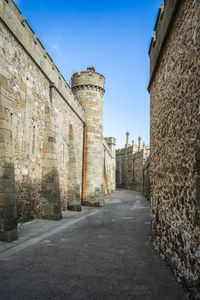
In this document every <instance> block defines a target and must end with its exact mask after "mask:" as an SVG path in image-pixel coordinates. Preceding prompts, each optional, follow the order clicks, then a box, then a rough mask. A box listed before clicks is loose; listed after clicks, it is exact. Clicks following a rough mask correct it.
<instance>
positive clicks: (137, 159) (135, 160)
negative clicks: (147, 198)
mask: <svg viewBox="0 0 200 300" xmlns="http://www.w3.org/2000/svg"><path fill="white" fill-rule="evenodd" d="M143 161H144V156H143V150H142V151H139V152H137V153H135V154H134V155H133V157H132V164H133V168H132V174H133V175H132V189H133V190H135V191H138V192H143Z"/></svg>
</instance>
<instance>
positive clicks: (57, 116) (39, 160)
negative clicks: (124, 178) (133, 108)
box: [0, 0, 115, 241]
mask: <svg viewBox="0 0 200 300" xmlns="http://www.w3.org/2000/svg"><path fill="white" fill-rule="evenodd" d="M89 69H92V68H89ZM86 75H87V76H88V75H89V77H88V78H89V79H88V81H87V80H86V78H87V76H86ZM73 78H76V79H77V80H83V82H84V84H85V85H84V86H83V85H82V82H81V81H79V84H78V86H77V80H76V82H75V85H74V90H73V91H72V89H71V88H70V87H69V86H68V84H67V82H66V81H65V80H64V78H63V77H62V75H61V73H60V72H59V70H58V69H57V67H56V66H55V64H54V62H53V61H52V59H51V58H50V56H49V55H48V53H47V52H46V50H45V49H44V47H43V46H42V44H41V42H40V41H39V39H38V38H37V37H36V36H35V34H34V32H33V30H32V29H31V27H30V26H29V24H28V23H27V21H26V20H25V19H24V18H23V17H21V13H20V11H19V9H18V8H17V6H16V5H15V3H14V2H13V1H12V0H8V1H6V0H0V240H6V241H11V240H13V239H16V238H17V223H18V222H25V221H28V220H30V219H33V218H37V217H43V218H48V219H57V220H59V219H60V218H61V217H62V210H65V209H70V210H81V204H83V200H84V195H85V194H84V193H85V192H86V191H89V192H91V193H93V194H92V197H91V199H89V201H91V202H92V203H93V202H94V201H97V202H98V201H99V194H101V195H102V196H103V195H104V189H105V186H104V165H105V166H106V168H107V174H108V175H107V177H108V186H109V191H112V190H113V188H114V183H113V180H114V177H113V172H114V170H112V168H114V167H115V165H114V164H113V157H112V159H111V155H110V154H113V151H112V149H113V145H112V143H111V145H107V147H106V148H105V147H104V145H103V136H102V130H103V124H102V120H103V119H102V110H103V102H102V97H103V93H104V89H103V84H104V77H103V76H102V75H100V74H98V73H96V72H93V71H92V72H91V71H88V70H87V71H85V72H82V76H81V77H80V78H79V79H78V76H77V74H76V76H74V77H73ZM97 79H98V80H97ZM86 81H87V82H86ZM97 81H98V82H97ZM97 83H98V86H97V85H96V84H97ZM85 86H87V87H86V89H84V87H85ZM75 90H76V91H77V90H78V91H77V94H79V92H80V91H82V94H81V95H82V96H83V98H84V97H85V99H87V100H88V102H87V104H86V103H85V102H84V101H83V102H84V103H83V106H85V109H87V113H86V111H85V109H84V108H83V106H82V105H81V103H80V102H79V100H80V99H79V100H77V99H76V97H75V96H74V93H75V94H76V92H75ZM73 92H74V93H73ZM83 98H82V99H83ZM90 103H92V105H91V106H90ZM97 112H98V113H97ZM86 118H87V123H86ZM112 139H114V138H111V140H112ZM91 165H92V169H90V168H91ZM91 174H93V176H91ZM88 178H89V180H88ZM87 180H88V181H87ZM110 180H111V182H110ZM91 186H92V190H91V191H90V189H91Z"/></svg>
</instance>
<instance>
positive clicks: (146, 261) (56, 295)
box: [0, 190, 187, 300]
mask: <svg viewBox="0 0 200 300" xmlns="http://www.w3.org/2000/svg"><path fill="white" fill-rule="evenodd" d="M150 224H151V218H150V209H149V202H148V201H147V200H145V198H144V197H143V196H142V195H141V194H140V193H138V192H134V191H127V190H117V191H116V192H114V193H113V194H112V195H111V196H110V197H107V198H106V200H105V206H104V207H103V208H87V207H85V208H84V210H83V212H65V213H64V214H63V219H62V220H61V221H47V220H35V221H33V222H29V223H27V224H24V225H22V226H19V240H18V241H15V242H13V243H4V242H0V299H1V300H4V299H8V300H11V299H12V300H15V299H16V300H32V299H38V300H51V299H58V300H60V299H66V300H68V299H77V300H81V299H84V300H98V299H102V300H104V299H124V300H125V299H133V300H185V299H187V297H186V295H185V294H184V292H183V290H182V289H181V286H180V285H179V284H178V283H176V281H175V278H174V276H173V274H172V273H171V271H170V270H169V268H168V266H167V265H166V263H165V262H164V261H162V259H161V258H160V256H159V254H158V253H156V252H155V251H154V249H153V246H152V242H151V240H150V238H149V235H150V227H151V225H150Z"/></svg>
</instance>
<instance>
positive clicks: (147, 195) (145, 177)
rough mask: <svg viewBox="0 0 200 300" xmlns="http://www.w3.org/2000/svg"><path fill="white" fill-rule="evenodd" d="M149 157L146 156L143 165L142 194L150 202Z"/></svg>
mask: <svg viewBox="0 0 200 300" xmlns="http://www.w3.org/2000/svg"><path fill="white" fill-rule="evenodd" d="M149 167H150V156H148V158H147V160H146V162H145V164H144V165H143V194H144V196H145V198H146V199H147V200H150V176H149Z"/></svg>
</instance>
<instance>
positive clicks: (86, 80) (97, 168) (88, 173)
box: [71, 68, 104, 206]
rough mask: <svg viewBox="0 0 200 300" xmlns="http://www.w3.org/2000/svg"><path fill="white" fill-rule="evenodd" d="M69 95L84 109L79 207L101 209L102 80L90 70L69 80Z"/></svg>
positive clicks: (102, 162)
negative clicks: (82, 168) (81, 205)
mask: <svg viewBox="0 0 200 300" xmlns="http://www.w3.org/2000/svg"><path fill="white" fill-rule="evenodd" d="M71 82H72V91H73V93H74V95H75V97H76V98H77V99H78V100H79V102H80V103H81V104H82V106H83V107H84V109H85V123H86V128H85V142H84V144H85V146H84V172H83V195H82V198H83V204H85V205H90V206H102V205H103V198H104V186H103V182H104V180H103V178H104V151H103V95H104V76H102V75H101V74H99V73H97V72H95V69H94V68H87V71H83V72H81V73H75V74H73V76H72V80H71Z"/></svg>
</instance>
